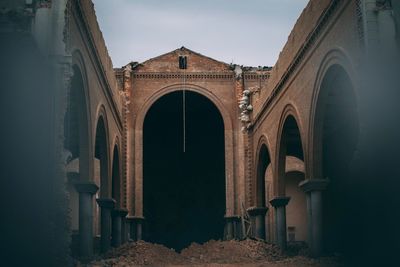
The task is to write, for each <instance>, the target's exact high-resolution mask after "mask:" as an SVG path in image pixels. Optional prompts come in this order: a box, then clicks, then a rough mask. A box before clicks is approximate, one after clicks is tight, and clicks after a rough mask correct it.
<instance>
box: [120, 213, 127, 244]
mask: <svg viewBox="0 0 400 267" xmlns="http://www.w3.org/2000/svg"><path fill="white" fill-rule="evenodd" d="M120 215H121V243H122V244H124V243H126V242H128V229H127V226H128V225H127V223H126V215H128V210H126V209H121V210H120Z"/></svg>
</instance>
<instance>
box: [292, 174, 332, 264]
mask: <svg viewBox="0 0 400 267" xmlns="http://www.w3.org/2000/svg"><path fill="white" fill-rule="evenodd" d="M328 183H329V181H328V180H327V179H310V180H305V181H302V182H301V183H300V184H299V186H300V187H301V188H302V189H303V191H304V192H305V193H306V194H307V224H308V228H307V229H308V246H309V248H310V252H311V255H312V256H313V257H319V256H320V255H321V253H322V191H324V190H325V189H326V187H327V185H328Z"/></svg>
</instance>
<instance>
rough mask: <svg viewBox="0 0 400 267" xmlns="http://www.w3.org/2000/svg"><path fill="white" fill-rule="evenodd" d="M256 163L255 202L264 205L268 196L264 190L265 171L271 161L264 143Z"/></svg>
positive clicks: (258, 205)
mask: <svg viewBox="0 0 400 267" xmlns="http://www.w3.org/2000/svg"><path fill="white" fill-rule="evenodd" d="M258 157H259V158H258V164H257V182H256V189H257V199H256V204H257V207H265V206H266V203H267V200H268V196H267V191H266V181H265V173H266V171H267V167H268V165H269V164H270V163H271V159H270V157H269V153H268V148H267V146H266V145H264V144H263V145H262V146H261V149H260V152H259V156H258Z"/></svg>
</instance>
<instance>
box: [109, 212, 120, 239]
mask: <svg viewBox="0 0 400 267" xmlns="http://www.w3.org/2000/svg"><path fill="white" fill-rule="evenodd" d="M111 217H112V226H111V245H112V246H113V247H119V246H120V245H121V230H122V229H121V228H122V226H121V215H120V210H113V211H112V212H111Z"/></svg>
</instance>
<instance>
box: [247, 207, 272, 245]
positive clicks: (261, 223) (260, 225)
mask: <svg viewBox="0 0 400 267" xmlns="http://www.w3.org/2000/svg"><path fill="white" fill-rule="evenodd" d="M267 211H268V208H266V207H250V208H248V209H247V213H248V214H249V215H250V218H251V226H252V229H253V231H252V234H253V236H254V237H255V238H259V239H263V240H265V214H267Z"/></svg>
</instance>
